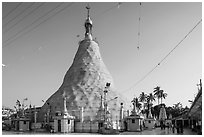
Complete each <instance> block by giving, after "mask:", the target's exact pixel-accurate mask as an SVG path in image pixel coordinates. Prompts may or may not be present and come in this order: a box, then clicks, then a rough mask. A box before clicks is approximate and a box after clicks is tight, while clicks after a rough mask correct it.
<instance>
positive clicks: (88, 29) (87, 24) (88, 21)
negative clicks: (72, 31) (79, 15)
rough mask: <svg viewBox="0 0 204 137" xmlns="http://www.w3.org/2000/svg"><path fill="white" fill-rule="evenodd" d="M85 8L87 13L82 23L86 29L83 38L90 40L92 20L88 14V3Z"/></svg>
mask: <svg viewBox="0 0 204 137" xmlns="http://www.w3.org/2000/svg"><path fill="white" fill-rule="evenodd" d="M86 9H87V10H88V13H87V19H86V21H85V24H84V26H85V29H86V32H85V39H89V40H92V21H91V18H90V15H89V10H90V6H89V4H88V5H87V6H86Z"/></svg>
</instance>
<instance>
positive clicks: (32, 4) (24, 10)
mask: <svg viewBox="0 0 204 137" xmlns="http://www.w3.org/2000/svg"><path fill="white" fill-rule="evenodd" d="M34 4H35V2H32V3H31V4H30V5H29V6H28V7H26V8H25V9H24V10H22V11H21V12H19V13H18V14H17V15H16V16H15V17H14V18H11V19H10V20H8V21H7V22H6V23H5V25H8V24H9V23H10V22H12V21H13V20H15V19H16V18H18V17H19V16H20V15H21V14H23V13H24V12H25V11H26V10H27V9H29V8H30V7H31V6H33V5H34Z"/></svg>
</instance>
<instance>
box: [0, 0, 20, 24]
mask: <svg viewBox="0 0 204 137" xmlns="http://www.w3.org/2000/svg"><path fill="white" fill-rule="evenodd" d="M21 4H22V2H20V3H18V4H17V5H16V7H14V8H13V10H11V11H10V12H9V13H8V14H6V15H5V16H4V17H3V18H2V20H3V19H5V18H6V17H8V16H9V15H10V14H11V13H12V12H14V11H15V10H16V9H17V8H18V7H19V6H21Z"/></svg>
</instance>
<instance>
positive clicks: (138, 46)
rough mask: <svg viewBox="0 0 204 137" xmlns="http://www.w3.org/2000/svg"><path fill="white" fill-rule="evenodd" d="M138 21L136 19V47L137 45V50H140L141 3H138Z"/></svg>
mask: <svg viewBox="0 0 204 137" xmlns="http://www.w3.org/2000/svg"><path fill="white" fill-rule="evenodd" d="M139 4H140V5H139V19H138V43H137V44H138V45H137V49H139V48H140V22H141V6H142V3H141V2H140V3H139Z"/></svg>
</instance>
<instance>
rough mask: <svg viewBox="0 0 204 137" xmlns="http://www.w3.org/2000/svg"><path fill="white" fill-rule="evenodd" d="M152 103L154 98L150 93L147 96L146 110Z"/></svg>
mask: <svg viewBox="0 0 204 137" xmlns="http://www.w3.org/2000/svg"><path fill="white" fill-rule="evenodd" d="M153 101H155V97H154V95H153V94H152V93H149V95H148V96H147V104H148V109H149V108H150V107H151V105H152V102H153Z"/></svg>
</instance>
